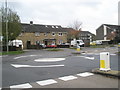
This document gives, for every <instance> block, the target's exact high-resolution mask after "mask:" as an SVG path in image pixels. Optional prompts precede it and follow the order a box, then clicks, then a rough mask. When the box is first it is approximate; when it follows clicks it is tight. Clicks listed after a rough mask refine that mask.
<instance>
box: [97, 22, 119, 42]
mask: <svg viewBox="0 0 120 90" xmlns="http://www.w3.org/2000/svg"><path fill="white" fill-rule="evenodd" d="M96 39H97V40H101V41H113V42H116V43H118V42H120V25H109V24H102V25H101V26H100V27H99V28H97V29H96Z"/></svg>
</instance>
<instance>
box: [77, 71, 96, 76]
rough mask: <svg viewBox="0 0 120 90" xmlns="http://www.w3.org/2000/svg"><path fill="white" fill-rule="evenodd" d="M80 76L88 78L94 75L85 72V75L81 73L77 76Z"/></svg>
mask: <svg viewBox="0 0 120 90" xmlns="http://www.w3.org/2000/svg"><path fill="white" fill-rule="evenodd" d="M77 75H78V76H81V77H88V76H91V75H94V74H93V73H90V72H85V73H80V74H77Z"/></svg>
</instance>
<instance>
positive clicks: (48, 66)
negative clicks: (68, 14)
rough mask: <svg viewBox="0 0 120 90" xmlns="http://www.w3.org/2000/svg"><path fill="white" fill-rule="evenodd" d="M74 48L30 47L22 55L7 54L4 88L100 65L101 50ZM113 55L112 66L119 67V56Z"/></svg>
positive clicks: (86, 70) (89, 69)
mask: <svg viewBox="0 0 120 90" xmlns="http://www.w3.org/2000/svg"><path fill="white" fill-rule="evenodd" d="M72 51H74V50H69V49H65V50H64V51H59V52H48V51H45V50H30V51H27V52H26V53H24V54H21V55H11V56H3V63H2V70H3V72H2V76H3V77H2V79H3V81H2V85H3V87H9V86H13V85H19V84H24V83H34V82H36V81H42V80H48V79H51V78H52V79H55V78H59V77H63V76H69V75H75V74H78V73H84V72H91V70H92V69H94V68H99V60H100V56H99V53H82V54H81V55H72V54H71V52H72ZM110 57H111V69H112V70H118V55H117V54H114V53H111V56H110ZM48 60H49V62H48ZM103 79H104V78H103ZM112 81H114V80H112ZM73 87H74V86H73Z"/></svg>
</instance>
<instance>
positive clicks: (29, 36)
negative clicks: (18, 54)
mask: <svg viewBox="0 0 120 90" xmlns="http://www.w3.org/2000/svg"><path fill="white" fill-rule="evenodd" d="M62 33H63V34H62V36H59V35H58V34H59V32H55V36H53V35H52V32H51V33H47V35H46V36H45V33H40V35H39V36H35V33H29V32H25V33H22V35H21V36H18V37H17V39H19V40H22V41H23V47H24V48H26V47H27V41H31V45H36V41H40V43H43V44H44V42H43V40H44V39H56V44H57V45H59V43H60V41H62V42H63V43H67V34H66V33H65V32H62ZM48 44H49V43H48Z"/></svg>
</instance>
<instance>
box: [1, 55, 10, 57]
mask: <svg viewBox="0 0 120 90" xmlns="http://www.w3.org/2000/svg"><path fill="white" fill-rule="evenodd" d="M7 56H8V55H1V56H0V57H7Z"/></svg>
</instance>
